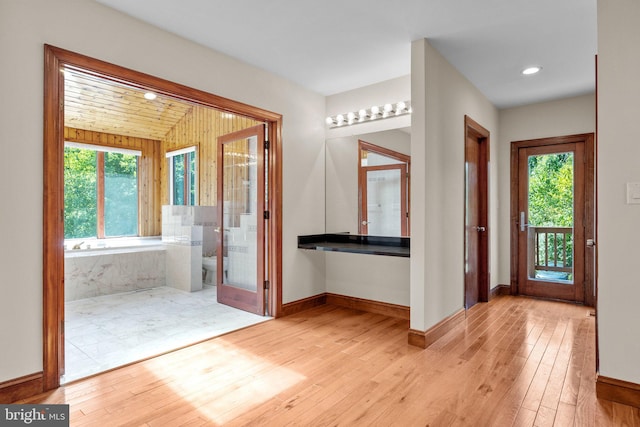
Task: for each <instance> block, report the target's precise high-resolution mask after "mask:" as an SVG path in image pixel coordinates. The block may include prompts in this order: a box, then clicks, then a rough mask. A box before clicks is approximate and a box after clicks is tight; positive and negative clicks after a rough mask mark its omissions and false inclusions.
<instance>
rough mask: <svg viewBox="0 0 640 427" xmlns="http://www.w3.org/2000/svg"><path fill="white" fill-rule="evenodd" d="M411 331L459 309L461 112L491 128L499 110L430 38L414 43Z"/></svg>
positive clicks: (493, 209) (493, 186)
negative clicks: (436, 48) (433, 45)
mask: <svg viewBox="0 0 640 427" xmlns="http://www.w3.org/2000/svg"><path fill="white" fill-rule="evenodd" d="M411 104H412V107H413V114H412V126H411V163H412V164H411V168H412V170H413V177H412V187H411V218H412V223H411V236H412V239H411V276H410V289H411V328H412V329H416V330H420V331H425V330H427V329H428V328H430V327H431V326H433V325H434V324H436V323H437V322H439V321H440V320H442V319H443V318H445V317H447V316H449V315H451V314H453V313H455V312H456V311H457V310H459V309H460V308H462V307H463V297H464V234H463V232H464V216H463V215H464V184H465V183H464V116H465V114H466V115H469V116H470V117H471V118H472V119H474V120H475V121H476V122H478V123H480V125H482V126H483V127H485V128H486V129H488V130H489V132H490V133H491V137H490V138H491V145H490V158H491V159H494V158H495V156H496V147H497V141H498V112H497V110H496V108H495V107H494V106H493V105H492V104H491V103H490V102H489V101H488V100H487V99H486V98H485V97H484V96H483V95H482V94H481V93H480V92H479V91H478V90H477V89H476V88H475V87H474V86H473V85H472V84H471V83H470V82H469V81H468V80H467V79H465V78H464V77H463V76H462V75H461V74H460V73H459V72H458V71H457V70H456V69H455V68H454V67H453V66H452V65H451V64H449V63H448V62H447V61H446V60H445V59H444V58H443V57H442V55H440V53H438V51H437V50H435V49H434V48H433V47H432V46H431V45H430V44H429V43H428V41H427V40H424V39H421V40H416V41H414V42H413V43H412V47H411ZM489 186H490V188H489V191H490V198H489V232H490V233H491V234H490V268H491V272H490V274H491V276H490V277H491V279H490V280H491V284H492V286H493V285H494V284H495V282H496V274H495V272H496V271H497V259H498V257H497V250H496V244H497V239H498V228H497V226H496V225H497V212H498V203H497V196H498V194H497V193H498V186H497V168H496V167H495V165H494V162H491V165H490V171H489Z"/></svg>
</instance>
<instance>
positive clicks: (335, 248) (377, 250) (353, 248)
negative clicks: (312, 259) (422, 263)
mask: <svg viewBox="0 0 640 427" xmlns="http://www.w3.org/2000/svg"><path fill="white" fill-rule="evenodd" d="M298 248H300V249H310V250H316V251H331V252H349V253H356V254H367V255H385V256H398V257H409V256H411V247H410V238H409V237H386V236H363V235H359V234H347V233H328V234H311V235H307V236H298Z"/></svg>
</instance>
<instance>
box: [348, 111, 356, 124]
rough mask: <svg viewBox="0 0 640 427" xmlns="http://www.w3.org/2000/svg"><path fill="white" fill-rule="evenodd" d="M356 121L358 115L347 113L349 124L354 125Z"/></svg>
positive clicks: (351, 112)
mask: <svg viewBox="0 0 640 427" xmlns="http://www.w3.org/2000/svg"><path fill="white" fill-rule="evenodd" d="M355 119H356V113H354V112H353V111H349V113H347V123H349V124H350V125H352V124H353V122H354V121H355Z"/></svg>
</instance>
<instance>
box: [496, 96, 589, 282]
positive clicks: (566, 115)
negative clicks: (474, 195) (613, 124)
mask: <svg viewBox="0 0 640 427" xmlns="http://www.w3.org/2000/svg"><path fill="white" fill-rule="evenodd" d="M595 108H596V100H595V95H594V94H589V95H582V96H576V97H572V98H566V99H560V100H557V101H550V102H541V103H538V104H532V105H526V106H522V107H515V108H507V109H504V110H500V113H499V114H500V127H499V132H498V134H499V136H500V137H499V141H498V146H497V159H496V160H497V163H498V165H499V167H498V192H499V193H498V194H499V196H498V199H499V200H500V201H501V203H500V205H499V213H498V218H499V220H498V225H499V233H498V234H499V236H500V237H499V242H498V251H499V262H498V265H499V270H498V272H497V282H496V283H495V284H496V285H498V284H502V285H509V284H510V280H511V276H510V256H511V247H510V233H511V229H510V222H511V219H510V217H511V214H510V202H509V201H510V198H511V186H510V184H511V163H510V162H511V142H512V141H522V140H527V139H537V138H548V137H555V136H563V135H574V134H579V133H589V132H595V128H596V113H595Z"/></svg>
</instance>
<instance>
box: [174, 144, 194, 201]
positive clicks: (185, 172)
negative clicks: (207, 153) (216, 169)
mask: <svg viewBox="0 0 640 427" xmlns="http://www.w3.org/2000/svg"><path fill="white" fill-rule="evenodd" d="M196 157H197V154H196V147H195V146H194V147H187V148H183V149H180V150H175V151H169V152H167V159H168V163H169V168H168V169H169V204H170V205H187V206H194V205H195V204H196V200H197V185H196V183H197V181H198V180H197V176H198V175H197V173H198V171H197V169H198V168H197V161H196Z"/></svg>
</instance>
